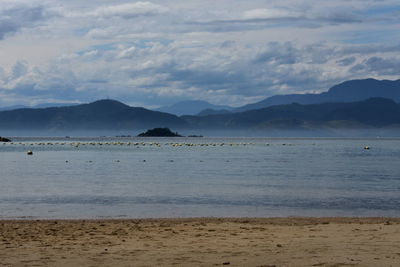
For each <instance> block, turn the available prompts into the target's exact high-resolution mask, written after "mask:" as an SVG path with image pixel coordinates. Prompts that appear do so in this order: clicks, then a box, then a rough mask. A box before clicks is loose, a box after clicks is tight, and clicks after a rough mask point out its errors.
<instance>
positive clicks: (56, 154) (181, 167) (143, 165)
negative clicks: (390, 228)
mask: <svg viewBox="0 0 400 267" xmlns="http://www.w3.org/2000/svg"><path fill="white" fill-rule="evenodd" d="M12 139H13V142H12V143H0V219H104V218H171V217H291V216H317V217H325V216H352V217H353V216H357V217H364V216H365V217H366V216H368V217H369V216H377V217H381V216H387V217H398V216H399V215H400V139H396V138H361V139H358V138H226V137H219V138H207V137H203V138H201V137H191V138H137V137H79V138H75V137H36V138H35V137H19V138H18V137H15V138H12ZM28 151H32V155H28V154H27V152H28Z"/></svg>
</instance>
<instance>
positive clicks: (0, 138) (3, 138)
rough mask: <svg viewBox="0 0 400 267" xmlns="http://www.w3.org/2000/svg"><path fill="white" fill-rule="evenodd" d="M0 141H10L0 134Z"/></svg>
mask: <svg viewBox="0 0 400 267" xmlns="http://www.w3.org/2000/svg"><path fill="white" fill-rule="evenodd" d="M0 142H11V140H10V139H8V138H5V137H1V136H0Z"/></svg>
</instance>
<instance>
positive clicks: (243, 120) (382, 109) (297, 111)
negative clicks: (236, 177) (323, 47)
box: [182, 98, 400, 130]
mask: <svg viewBox="0 0 400 267" xmlns="http://www.w3.org/2000/svg"><path fill="white" fill-rule="evenodd" d="M182 118H183V119H184V120H185V121H186V122H187V123H188V124H189V125H191V127H194V128H199V129H203V128H204V129H259V130H261V129H268V128H281V129H317V128H381V127H394V126H398V125H399V126H400V104H397V103H396V102H394V101H393V100H391V99H386V98H370V99H367V100H364V101H359V102H350V103H323V104H310V105H301V104H297V103H293V104H288V105H277V106H271V107H268V108H263V109H256V110H250V111H245V112H238V113H231V114H223V115H209V116H183V117H182Z"/></svg>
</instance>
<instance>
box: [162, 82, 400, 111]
mask: <svg viewBox="0 0 400 267" xmlns="http://www.w3.org/2000/svg"><path fill="white" fill-rule="evenodd" d="M371 97H383V98H388V99H393V100H394V101H396V102H400V80H396V81H390V80H382V81H380V80H375V79H371V78H370V79H363V80H351V81H345V82H343V83H340V84H337V85H335V86H333V87H331V88H330V89H329V90H328V91H327V92H323V93H318V94H289V95H274V96H271V97H268V98H266V99H264V100H261V101H259V102H256V103H252V104H248V105H244V106H241V107H237V108H234V107H230V106H216V105H212V104H210V103H208V102H206V101H183V102H178V103H176V104H174V105H172V106H169V107H163V108H160V109H158V111H163V112H167V113H172V114H175V115H201V116H204V115H213V114H215V115H217V114H226V113H229V112H242V111H248V110H253V109H260V108H266V107H270V106H276V105H285V104H291V103H299V104H320V103H328V102H342V103H345V102H354V101H361V100H365V99H368V98H371Z"/></svg>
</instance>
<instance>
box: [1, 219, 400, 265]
mask: <svg viewBox="0 0 400 267" xmlns="http://www.w3.org/2000/svg"><path fill="white" fill-rule="evenodd" d="M0 235H1V236H0V260H1V264H0V265H1V266H221V265H229V266H264V267H266V266H270V267H271V266H398V264H399V263H400V242H399V240H400V219H399V218H397V219H393V218H269V219H247V218H246V219H244V218H243V219H217V218H199V219H144V220H57V221H55V220H48V221H47V220H38V221H28V220H26V221H25V220H21V221H1V222H0Z"/></svg>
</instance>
